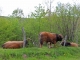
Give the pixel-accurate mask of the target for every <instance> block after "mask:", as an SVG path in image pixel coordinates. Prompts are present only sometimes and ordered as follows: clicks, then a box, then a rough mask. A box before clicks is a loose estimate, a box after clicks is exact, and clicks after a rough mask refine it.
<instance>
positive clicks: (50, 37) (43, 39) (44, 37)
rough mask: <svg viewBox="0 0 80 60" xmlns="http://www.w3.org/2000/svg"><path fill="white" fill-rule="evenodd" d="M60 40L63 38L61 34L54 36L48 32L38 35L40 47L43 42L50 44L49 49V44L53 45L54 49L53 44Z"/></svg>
mask: <svg viewBox="0 0 80 60" xmlns="http://www.w3.org/2000/svg"><path fill="white" fill-rule="evenodd" d="M62 39H63V36H62V35H61V34H55V33H50V32H41V33H40V34H39V40H40V47H42V45H43V43H44V42H46V43H48V42H49V43H50V44H49V48H51V44H54V47H55V44H56V43H57V42H58V41H62Z"/></svg>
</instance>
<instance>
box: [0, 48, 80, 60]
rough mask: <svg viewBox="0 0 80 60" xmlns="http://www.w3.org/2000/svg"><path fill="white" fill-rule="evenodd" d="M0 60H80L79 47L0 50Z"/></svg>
mask: <svg viewBox="0 0 80 60" xmlns="http://www.w3.org/2000/svg"><path fill="white" fill-rule="evenodd" d="M0 60H80V47H78V48H75V47H57V48H50V49H49V48H47V47H42V48H38V47H31V48H30V47H28V48H21V49H2V48H0Z"/></svg>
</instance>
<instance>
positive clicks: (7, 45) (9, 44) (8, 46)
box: [3, 43, 21, 49]
mask: <svg viewBox="0 0 80 60" xmlns="http://www.w3.org/2000/svg"><path fill="white" fill-rule="evenodd" d="M3 48H6V49H17V48H21V46H20V44H18V43H6V44H4V45H3Z"/></svg>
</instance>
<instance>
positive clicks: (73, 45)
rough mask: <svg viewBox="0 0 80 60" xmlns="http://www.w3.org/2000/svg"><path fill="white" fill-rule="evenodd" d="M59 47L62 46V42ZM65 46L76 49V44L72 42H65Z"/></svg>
mask: <svg viewBox="0 0 80 60" xmlns="http://www.w3.org/2000/svg"><path fill="white" fill-rule="evenodd" d="M61 45H62V46H64V41H63V42H62V43H61ZM65 46H70V47H78V44H77V43H73V42H65Z"/></svg>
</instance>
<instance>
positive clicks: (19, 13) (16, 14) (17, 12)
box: [12, 8, 24, 17]
mask: <svg viewBox="0 0 80 60" xmlns="http://www.w3.org/2000/svg"><path fill="white" fill-rule="evenodd" d="M12 16H13V17H23V16H24V13H23V10H22V9H19V8H17V9H15V10H14V11H13V13H12Z"/></svg>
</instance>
